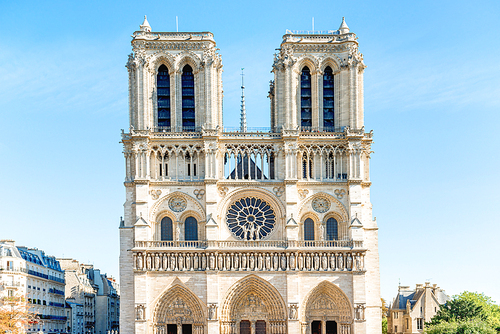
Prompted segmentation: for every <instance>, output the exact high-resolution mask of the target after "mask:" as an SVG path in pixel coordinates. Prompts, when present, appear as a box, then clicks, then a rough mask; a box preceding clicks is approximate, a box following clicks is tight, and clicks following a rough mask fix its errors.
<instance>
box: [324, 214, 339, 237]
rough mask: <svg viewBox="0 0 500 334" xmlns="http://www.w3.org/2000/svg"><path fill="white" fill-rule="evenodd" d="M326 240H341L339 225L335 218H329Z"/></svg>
mask: <svg viewBox="0 0 500 334" xmlns="http://www.w3.org/2000/svg"><path fill="white" fill-rule="evenodd" d="M326 239H327V240H338V239H339V224H338V223H337V220H336V219H335V218H328V220H327V221H326Z"/></svg>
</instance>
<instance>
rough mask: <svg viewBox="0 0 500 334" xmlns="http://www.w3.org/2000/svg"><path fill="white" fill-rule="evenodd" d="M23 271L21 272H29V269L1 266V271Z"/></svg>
mask: <svg viewBox="0 0 500 334" xmlns="http://www.w3.org/2000/svg"><path fill="white" fill-rule="evenodd" d="M4 271H6V272H21V273H26V274H27V273H28V269H26V268H19V267H18V268H14V267H0V273H1V272H4Z"/></svg>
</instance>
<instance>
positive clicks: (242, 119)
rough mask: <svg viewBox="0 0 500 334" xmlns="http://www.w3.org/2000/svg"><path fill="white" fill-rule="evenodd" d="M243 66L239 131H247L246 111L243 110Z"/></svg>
mask: <svg viewBox="0 0 500 334" xmlns="http://www.w3.org/2000/svg"><path fill="white" fill-rule="evenodd" d="M243 70H244V68H242V69H241V112H240V131H241V132H247V111H246V110H245V84H244V81H243V78H244V77H245V74H244V73H243Z"/></svg>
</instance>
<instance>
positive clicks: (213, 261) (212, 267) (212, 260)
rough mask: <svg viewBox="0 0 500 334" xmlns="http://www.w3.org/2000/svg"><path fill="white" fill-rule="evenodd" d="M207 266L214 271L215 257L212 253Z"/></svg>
mask: <svg viewBox="0 0 500 334" xmlns="http://www.w3.org/2000/svg"><path fill="white" fill-rule="evenodd" d="M209 265H210V270H214V269H215V256H214V253H210V258H209Z"/></svg>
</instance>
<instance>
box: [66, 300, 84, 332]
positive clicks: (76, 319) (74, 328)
mask: <svg viewBox="0 0 500 334" xmlns="http://www.w3.org/2000/svg"><path fill="white" fill-rule="evenodd" d="M66 318H67V320H66V328H67V331H68V333H71V334H85V322H84V318H83V304H78V303H75V302H73V301H72V300H71V299H67V300H66Z"/></svg>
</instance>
